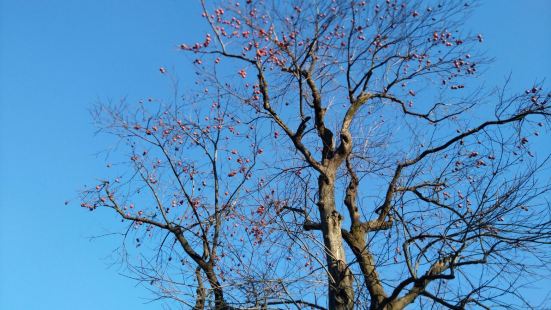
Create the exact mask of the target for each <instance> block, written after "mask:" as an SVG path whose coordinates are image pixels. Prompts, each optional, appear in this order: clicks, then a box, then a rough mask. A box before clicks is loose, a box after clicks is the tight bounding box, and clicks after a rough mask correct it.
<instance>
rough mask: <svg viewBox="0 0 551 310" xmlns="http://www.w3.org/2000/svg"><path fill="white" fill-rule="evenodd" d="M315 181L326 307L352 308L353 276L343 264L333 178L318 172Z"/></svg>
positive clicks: (344, 260) (343, 256)
mask: <svg viewBox="0 0 551 310" xmlns="http://www.w3.org/2000/svg"><path fill="white" fill-rule="evenodd" d="M318 183H319V202H318V207H319V212H320V218H321V230H322V234H323V242H324V245H325V248H326V259H327V266H328V269H329V309H353V307H354V288H353V280H354V279H353V275H352V272H351V271H350V269H349V268H348V265H347V263H346V256H345V252H344V247H343V242H342V240H343V239H342V233H341V222H342V216H341V215H340V214H339V213H338V212H337V210H336V208H335V187H334V179H332V178H328V177H326V176H323V175H321V176H320V177H319V178H318Z"/></svg>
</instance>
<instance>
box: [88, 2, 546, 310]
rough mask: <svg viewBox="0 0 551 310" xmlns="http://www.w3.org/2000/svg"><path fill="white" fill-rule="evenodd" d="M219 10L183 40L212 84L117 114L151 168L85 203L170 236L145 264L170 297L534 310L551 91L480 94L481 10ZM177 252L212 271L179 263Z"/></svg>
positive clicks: (102, 112) (423, 6)
mask: <svg viewBox="0 0 551 310" xmlns="http://www.w3.org/2000/svg"><path fill="white" fill-rule="evenodd" d="M201 4H202V6H203V10H204V11H203V17H204V18H205V20H206V23H207V24H208V25H209V26H210V28H211V33H210V34H207V35H206V37H205V40H204V41H203V42H198V43H195V44H190V45H187V44H182V45H181V46H180V47H181V49H182V50H184V51H186V52H189V53H191V55H193V56H194V57H195V60H194V63H195V64H196V67H197V71H198V73H199V76H200V77H201V80H200V84H201V85H202V86H204V87H205V88H206V89H205V92H204V93H201V94H199V95H197V96H194V97H193V98H190V99H186V100H184V101H183V102H176V103H174V104H171V105H167V106H163V105H155V103H154V102H152V103H147V102H146V103H144V105H146V106H147V105H150V107H149V108H142V107H140V108H138V109H135V108H129V107H127V106H126V105H113V106H108V105H102V106H101V108H100V109H99V110H98V113H97V119H98V120H101V122H100V127H102V128H104V129H105V130H107V131H109V132H111V133H114V134H115V135H116V136H117V137H119V138H120V139H121V141H124V142H126V145H127V146H128V147H129V149H130V150H131V154H130V159H131V160H130V164H131V165H130V166H131V167H132V168H133V169H132V173H131V175H129V176H127V178H126V179H127V180H126V181H117V180H115V181H112V180H109V181H103V182H101V184H99V185H98V186H97V187H95V188H91V189H90V190H89V191H87V192H85V195H84V203H83V206H85V207H88V208H90V209H95V208H96V207H98V206H103V207H109V208H112V209H114V210H115V211H116V212H117V213H118V214H119V215H120V216H122V218H123V219H125V220H128V221H129V222H130V225H131V227H132V228H140V227H146V229H145V231H146V233H149V234H150V235H149V236H150V238H153V239H155V238H156V239H155V240H157V241H158V242H157V243H152V244H153V249H154V251H156V253H153V254H154V255H153V256H151V257H153V259H147V260H145V262H146V264H145V265H139V266H140V267H138V269H137V270H138V274H140V275H142V277H143V278H142V279H148V281H151V283H158V284H159V288H158V290H157V292H160V293H161V297H170V298H173V299H175V300H178V301H179V302H181V303H183V304H186V303H187V304H191V303H190V301H189V300H194V307H195V308H196V309H202V308H204V307H211V308H216V309H228V308H241V309H259V308H269V307H286V308H303V307H311V308H316V309H324V308H325V304H327V307H328V308H329V309H371V310H375V309H381V310H383V309H386V310H390V309H404V308H405V307H407V306H408V305H410V304H412V303H414V302H416V303H418V305H419V307H420V308H423V309H424V308H445V309H464V308H477V307H478V308H485V309H493V308H497V307H502V308H514V307H516V306H519V307H522V306H529V304H530V303H529V302H530V301H528V300H525V298H523V297H522V294H521V293H520V291H519V289H521V288H522V285H523V284H524V283H525V278H524V277H525V276H526V275H530V274H531V275H532V276H538V275H540V276H542V275H547V274H548V271H549V270H548V262H549V259H550V257H549V255H548V254H547V253H548V251H549V244H550V242H551V238H550V237H551V216H550V213H549V212H550V207H549V203H548V202H547V200H546V197H548V195H547V193H548V190H549V185H550V184H549V180H548V177H546V176H545V175H544V174H542V172H545V171H546V170H545V169H547V167H548V166H547V165H546V164H547V160H548V157H547V155H545V154H536V153H535V152H534V151H533V150H531V149H530V146H531V144H532V141H531V140H532V139H536V138H538V137H539V136H541V135H543V134H544V132H540V131H546V129H548V128H549V124H550V122H549V120H550V116H551V106H550V104H549V99H550V98H551V94H550V93H548V92H545V91H544V90H543V86H542V85H529V86H528V87H526V86H523V88H526V90H525V91H524V90H523V91H522V92H520V93H518V94H516V93H515V92H514V91H512V90H511V89H515V88H518V87H517V86H511V85H509V83H508V82H506V83H505V84H504V86H503V87H501V88H499V89H494V90H490V91H488V90H486V89H485V88H483V87H481V86H480V83H479V82H478V78H479V77H480V74H479V70H480V67H483V66H484V65H485V64H487V63H489V62H490V61H489V60H488V59H485V58H484V57H482V56H481V55H478V54H477V50H478V45H480V44H482V43H483V37H482V35H480V34H469V33H466V32H464V30H463V24H464V21H465V18H466V17H467V16H468V14H469V13H470V12H471V11H472V10H473V9H474V8H475V7H476V6H475V5H474V4H471V3H468V2H465V1H446V2H442V3H439V2H435V1H398V0H387V1H351V0H333V1H315V0H303V1H269V0H264V1H249V0H247V1H245V2H244V3H240V2H237V1H224V2H222V3H220V4H219V5H217V4H211V3H206V2H205V1H202V2H201ZM161 72H162V73H164V74H166V70H165V69H163V68H161ZM213 90H214V91H213ZM212 93H215V94H214V95H213V94H212ZM153 101H154V100H153ZM209 101H211V103H209ZM159 106H160V107H164V108H159ZM205 106H206V107H208V108H205ZM151 107H153V108H151ZM134 111H138V113H134ZM151 111H154V112H151ZM104 117H106V119H105V118H104ZM239 143H240V146H238V144H239ZM222 153H223V154H224V155H221V154H222ZM262 153H264V155H262ZM242 154H243V155H242ZM244 154H247V155H244ZM222 156H224V157H226V156H227V158H226V159H225V160H222V159H221V157H222ZM262 156H264V157H265V158H264V159H263V160H261V162H259V160H260V158H261V157H262ZM266 156H267V157H266ZM230 162H231V164H230ZM201 182H203V183H201ZM133 200H135V201H139V204H140V207H139V208H137V207H135V206H134V209H132V205H131V204H130V202H131V201H133ZM136 205H137V204H136ZM142 206H143V207H142ZM146 206H148V208H147V209H146ZM169 210H170V212H169ZM137 231H139V229H137ZM247 240H248V242H247ZM175 244H176V245H179V247H180V248H179V250H176V248H175ZM176 253H177V254H176ZM150 254H151V253H150ZM175 255H179V257H181V258H182V260H183V261H186V260H191V261H192V263H191V264H189V263H185V264H184V267H180V268H174V267H173V266H172V265H171V264H170V263H169V262H170V261H171V258H172V257H173V256H175ZM133 266H135V267H136V264H133ZM170 266H172V267H170ZM176 277H179V278H182V277H183V279H184V280H182V281H180V280H177V279H176ZM187 277H193V279H194V280H189V279H187ZM203 278H205V279H206V282H204V281H203ZM206 283H208V285H205V284H206ZM324 286H325V288H324ZM182 288H185V289H182ZM211 293H212V294H211ZM211 295H213V296H214V297H213V299H212V300H213V302H211V303H210V304H208V300H209V296H211ZM519 303H520V304H519Z"/></svg>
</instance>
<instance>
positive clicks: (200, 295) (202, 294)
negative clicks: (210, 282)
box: [193, 267, 207, 310]
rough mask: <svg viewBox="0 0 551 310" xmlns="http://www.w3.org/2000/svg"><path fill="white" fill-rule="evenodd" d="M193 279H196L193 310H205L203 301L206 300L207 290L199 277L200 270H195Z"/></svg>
mask: <svg viewBox="0 0 551 310" xmlns="http://www.w3.org/2000/svg"><path fill="white" fill-rule="evenodd" d="M195 277H196V278H197V291H196V293H197V296H196V297H195V306H194V307H193V310H203V309H205V300H206V299H207V290H206V289H205V286H204V285H203V278H202V277H201V268H199V267H197V269H195Z"/></svg>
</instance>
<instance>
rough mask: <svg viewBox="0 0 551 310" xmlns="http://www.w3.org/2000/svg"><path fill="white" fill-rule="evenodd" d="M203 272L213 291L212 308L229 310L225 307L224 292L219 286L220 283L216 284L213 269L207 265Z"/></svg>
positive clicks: (216, 280)
mask: <svg viewBox="0 0 551 310" xmlns="http://www.w3.org/2000/svg"><path fill="white" fill-rule="evenodd" d="M206 269H207V270H205V271H206V272H205V273H206V274H207V279H208V280H209V284H210V287H211V288H212V290H213V291H214V307H215V309H216V310H227V309H230V308H229V307H228V305H226V302H225V301H224V291H223V289H222V287H221V286H220V283H219V282H218V279H217V278H216V275H215V274H214V270H213V269H214V268H213V267H212V266H211V265H208V267H207V268H206Z"/></svg>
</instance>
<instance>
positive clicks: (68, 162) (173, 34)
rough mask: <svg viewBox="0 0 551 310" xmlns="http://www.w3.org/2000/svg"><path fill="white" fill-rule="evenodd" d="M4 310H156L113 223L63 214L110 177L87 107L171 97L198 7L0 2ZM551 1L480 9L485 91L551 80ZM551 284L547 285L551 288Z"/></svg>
mask: <svg viewBox="0 0 551 310" xmlns="http://www.w3.org/2000/svg"><path fill="white" fill-rule="evenodd" d="M0 2H1V6H0V23H1V24H0V25H1V29H0V40H1V41H0V211H1V212H0V309H7V310H12V309H14V310H19V309H24V310H26V309H32V310H40V309H56V310H63V309H135V310H137V309H159V308H160V304H158V303H157V304H155V303H154V304H144V301H146V300H145V299H143V298H146V297H148V296H150V295H149V294H148V292H147V290H145V289H144V288H142V287H140V286H136V285H135V284H136V283H135V282H134V281H133V280H130V279H126V278H124V277H122V276H120V275H119V274H118V273H119V272H120V270H119V269H118V268H117V267H116V266H115V267H110V268H109V263H111V262H112V260H111V259H109V258H108V255H109V254H110V252H111V251H112V250H113V249H114V248H115V247H116V246H117V242H116V239H108V238H104V239H96V240H94V241H92V242H91V241H90V240H89V238H88V237H90V236H95V235H100V234H103V233H106V232H110V231H112V230H113V227H116V226H115V223H116V221H115V220H114V219H113V217H111V216H109V215H110V214H109V213H99V212H98V213H92V214H90V212H86V211H85V210H83V209H81V208H79V207H77V205H78V204H77V203H76V201H74V202H73V203H72V205H71V206H64V204H63V202H64V201H65V200H66V199H70V198H74V197H75V196H76V193H77V191H78V189H79V188H80V186H82V185H83V184H89V183H92V182H94V178H95V177H99V176H101V172H102V171H103V169H104V167H103V166H104V164H103V158H102V157H101V156H98V155H96V153H97V152H98V151H100V150H102V149H104V148H105V147H106V145H105V141H104V140H103V139H102V138H101V137H96V136H94V127H93V126H92V122H91V119H90V116H89V114H88V108H90V107H91V105H92V104H93V103H94V102H96V101H97V100H108V99H112V100H118V99H120V98H122V97H124V96H132V97H147V96H157V95H160V96H167V95H168V94H169V91H170V85H168V83H167V81H166V80H164V79H163V77H162V75H160V74H158V68H159V67H160V66H166V67H168V68H172V67H176V68H178V73H179V76H180V78H181V81H182V82H183V83H184V84H185V83H189V84H191V83H192V82H191V79H190V78H189V77H190V76H191V74H193V71H191V70H190V67H189V64H188V63H189V61H188V60H187V59H186V57H184V56H183V55H182V54H180V53H179V52H178V50H177V48H176V47H177V45H178V44H179V43H182V42H193V41H195V40H196V39H197V40H198V38H197V37H199V36H200V34H201V31H200V30H201V29H204V28H205V27H204V25H203V24H202V23H201V20H200V18H199V15H200V12H199V7H198V4H199V1H198V0H196V1H192V0H161V1H145V0H139V1H138V0H133V1H130V0H80V1H71V0H48V1H44V0H24V1H23V0H0ZM550 13H551V1H548V0H530V1H526V0H484V1H483V5H482V7H481V8H480V10H479V11H478V12H477V14H476V15H475V16H474V17H473V18H472V19H471V22H470V23H469V24H468V28H470V29H472V30H473V31H476V32H481V33H483V34H484V37H485V48H486V49H487V50H488V55H490V56H495V57H496V62H495V64H494V65H493V66H492V67H491V68H490V69H489V71H488V73H487V75H486V81H485V82H486V84H488V85H494V84H499V83H501V82H502V81H503V78H504V76H505V75H507V74H508V73H509V72H512V73H513V82H514V83H515V82H520V84H522V85H523V86H520V87H525V85H527V84H530V83H531V82H533V81H536V80H541V79H544V78H545V77H549V76H550V73H551V57H550V56H551V39H550V38H551V33H550V30H549V29H551V14H550ZM549 285H551V281H550V283H549Z"/></svg>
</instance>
